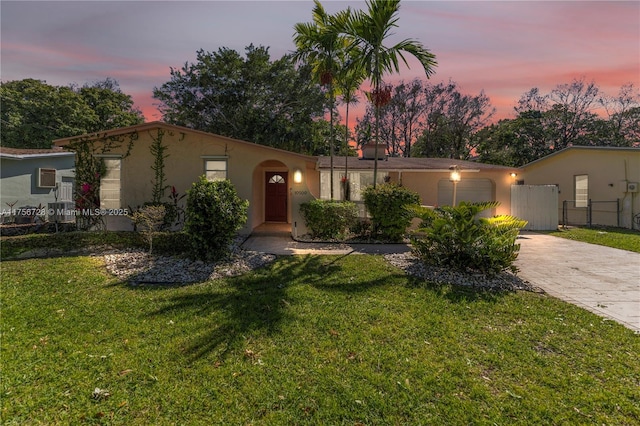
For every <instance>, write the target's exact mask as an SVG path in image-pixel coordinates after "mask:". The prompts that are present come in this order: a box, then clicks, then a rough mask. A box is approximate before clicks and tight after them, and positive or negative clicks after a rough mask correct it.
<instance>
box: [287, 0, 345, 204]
mask: <svg viewBox="0 0 640 426" xmlns="http://www.w3.org/2000/svg"><path fill="white" fill-rule="evenodd" d="M314 3H315V7H314V8H313V12H312V16H313V22H306V23H298V24H296V25H295V26H294V29H295V31H296V32H295V34H294V39H293V40H294V43H295V45H296V49H297V50H296V52H295V54H294V56H293V57H294V59H295V60H296V61H299V62H304V63H308V64H310V65H311V67H312V71H313V74H314V76H315V77H316V78H317V79H318V81H319V82H320V84H322V85H323V86H326V87H327V91H328V94H329V110H330V113H329V117H330V137H329V138H330V146H329V151H330V156H331V166H330V167H331V177H330V182H331V199H332V200H333V154H334V145H335V135H334V125H333V117H334V109H335V89H334V78H335V76H336V75H337V73H338V69H339V61H340V56H341V55H342V54H343V52H344V50H345V49H346V48H347V46H348V41H347V38H346V37H345V36H344V26H345V24H346V22H347V18H348V16H349V15H350V11H349V10H348V11H343V12H339V13H337V14H336V15H329V14H327V12H326V11H325V10H324V7H322V5H321V4H320V2H319V1H318V0H314Z"/></svg>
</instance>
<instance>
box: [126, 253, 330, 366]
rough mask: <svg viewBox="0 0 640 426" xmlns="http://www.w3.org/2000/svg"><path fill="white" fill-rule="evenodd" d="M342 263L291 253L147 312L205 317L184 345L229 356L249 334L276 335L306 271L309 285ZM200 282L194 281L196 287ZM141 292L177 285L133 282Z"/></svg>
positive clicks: (188, 350) (191, 351)
mask: <svg viewBox="0 0 640 426" xmlns="http://www.w3.org/2000/svg"><path fill="white" fill-rule="evenodd" d="M339 268H340V265H338V264H327V262H326V261H324V260H323V259H322V256H312V255H309V256H305V257H302V256H291V257H287V258H282V259H279V260H278V261H276V262H275V263H273V264H271V265H269V266H267V267H265V268H261V269H259V270H255V271H254V272H253V273H249V274H245V275H242V276H237V277H231V278H226V279H225V280H224V281H225V282H226V283H224V284H220V285H214V286H206V287H204V288H203V290H204V291H199V292H191V293H190V294H186V295H177V296H175V297H171V298H170V299H168V301H167V304H166V306H164V307H163V308H161V309H158V310H155V311H153V312H150V313H149V314H148V316H150V317H155V316H158V315H166V314H168V313H170V312H181V314H183V315H184V314H186V313H188V316H193V317H197V318H206V320H205V321H204V322H198V325H196V326H194V327H193V328H192V329H191V330H185V332H187V333H192V335H191V336H190V337H188V341H189V343H188V344H187V346H186V347H185V348H184V353H185V354H187V355H188V357H189V358H190V361H192V362H194V361H196V360H198V359H200V358H203V357H206V356H209V355H210V354H216V357H217V358H218V359H224V358H225V357H226V356H228V355H229V353H230V352H232V351H233V350H234V349H238V348H240V347H241V346H242V345H243V344H244V343H243V342H244V341H245V338H246V336H250V335H257V334H262V335H265V334H266V335H272V334H274V333H277V332H278V331H279V330H280V326H281V324H282V322H283V321H285V320H286V318H287V309H288V307H289V306H290V305H291V304H292V303H295V301H294V300H292V298H291V295H290V294H288V291H287V288H288V287H289V286H290V285H291V284H292V283H293V282H294V281H295V280H296V277H300V276H304V277H305V284H313V283H314V282H319V281H322V280H323V279H324V277H326V276H331V275H333V274H334V273H335V272H336V271H337V270H338V269H339ZM194 287H195V286H194ZM130 288H131V289H133V290H139V291H148V290H149V289H152V291H162V289H165V290H166V289H170V288H175V286H132V287H130Z"/></svg>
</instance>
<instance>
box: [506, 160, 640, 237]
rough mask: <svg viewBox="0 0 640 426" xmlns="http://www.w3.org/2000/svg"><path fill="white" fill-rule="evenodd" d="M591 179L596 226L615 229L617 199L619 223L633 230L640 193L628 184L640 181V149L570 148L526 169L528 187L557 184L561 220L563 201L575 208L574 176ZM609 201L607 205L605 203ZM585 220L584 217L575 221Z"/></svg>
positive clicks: (589, 182) (590, 192)
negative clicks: (628, 187) (628, 188)
mask: <svg viewBox="0 0 640 426" xmlns="http://www.w3.org/2000/svg"><path fill="white" fill-rule="evenodd" d="M578 175H587V176H588V198H589V199H590V200H593V201H594V202H596V203H594V204H593V218H592V219H593V223H594V224H597V225H610V226H616V225H617V224H618V218H617V215H616V214H615V204H614V202H615V201H616V200H620V213H619V224H620V226H623V227H626V228H631V225H632V219H633V216H634V215H636V214H638V213H640V194H639V193H632V192H628V191H627V182H640V149H638V150H631V149H621V150H616V149H575V148H574V149H568V150H566V151H563V152H559V153H557V154H556V155H552V156H549V157H546V158H544V159H541V160H538V161H537V162H534V163H531V164H529V165H526V166H525V167H524V168H523V173H522V177H520V176H519V177H518V179H523V180H524V184H526V185H557V186H558V210H559V218H560V221H562V206H563V202H564V201H567V202H568V205H569V206H571V207H572V209H573V210H572V213H573V214H574V215H580V214H581V213H580V211H579V209H575V208H573V206H574V203H573V200H575V199H576V194H575V176H578ZM602 202H607V203H602ZM583 216H584V218H585V219H584V220H585V221H586V208H585V209H584V214H583V215H582V216H580V217H576V219H574V220H581V217H583Z"/></svg>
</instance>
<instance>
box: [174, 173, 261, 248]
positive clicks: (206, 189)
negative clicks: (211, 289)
mask: <svg viewBox="0 0 640 426" xmlns="http://www.w3.org/2000/svg"><path fill="white" fill-rule="evenodd" d="M248 207H249V202H248V201H246V200H242V199H240V197H238V193H237V192H236V189H235V187H234V186H233V184H232V183H231V182H229V181H228V180H222V181H215V182H210V181H208V180H207V179H206V177H205V176H201V177H200V180H199V181H197V182H195V183H194V184H193V186H192V187H191V189H190V190H189V191H187V207H186V218H185V226H184V231H185V232H186V234H187V235H188V236H189V239H190V241H191V248H192V254H193V256H194V257H195V258H198V259H202V260H220V259H223V258H224V257H225V256H226V255H227V254H228V253H229V248H230V246H231V243H232V242H233V239H234V238H235V236H236V234H237V232H238V230H239V229H240V228H242V226H243V225H244V224H245V223H246V222H247V209H248Z"/></svg>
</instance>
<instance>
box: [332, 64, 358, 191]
mask: <svg viewBox="0 0 640 426" xmlns="http://www.w3.org/2000/svg"><path fill="white" fill-rule="evenodd" d="M364 79H365V74H364V72H363V69H362V68H361V67H359V66H358V63H356V62H353V61H352V60H351V58H350V57H348V59H347V61H345V63H344V65H343V67H342V69H341V70H340V73H339V74H338V76H337V79H336V86H337V88H338V91H339V93H340V95H342V103H344V104H345V106H346V111H345V129H344V145H345V146H344V149H345V151H344V179H345V181H344V182H345V185H344V186H345V188H344V199H345V200H347V201H348V200H349V199H350V197H349V194H350V191H349V162H348V159H349V105H356V104H357V103H358V97H357V96H356V90H358V88H360V85H361V84H362V82H363V81H364Z"/></svg>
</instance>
